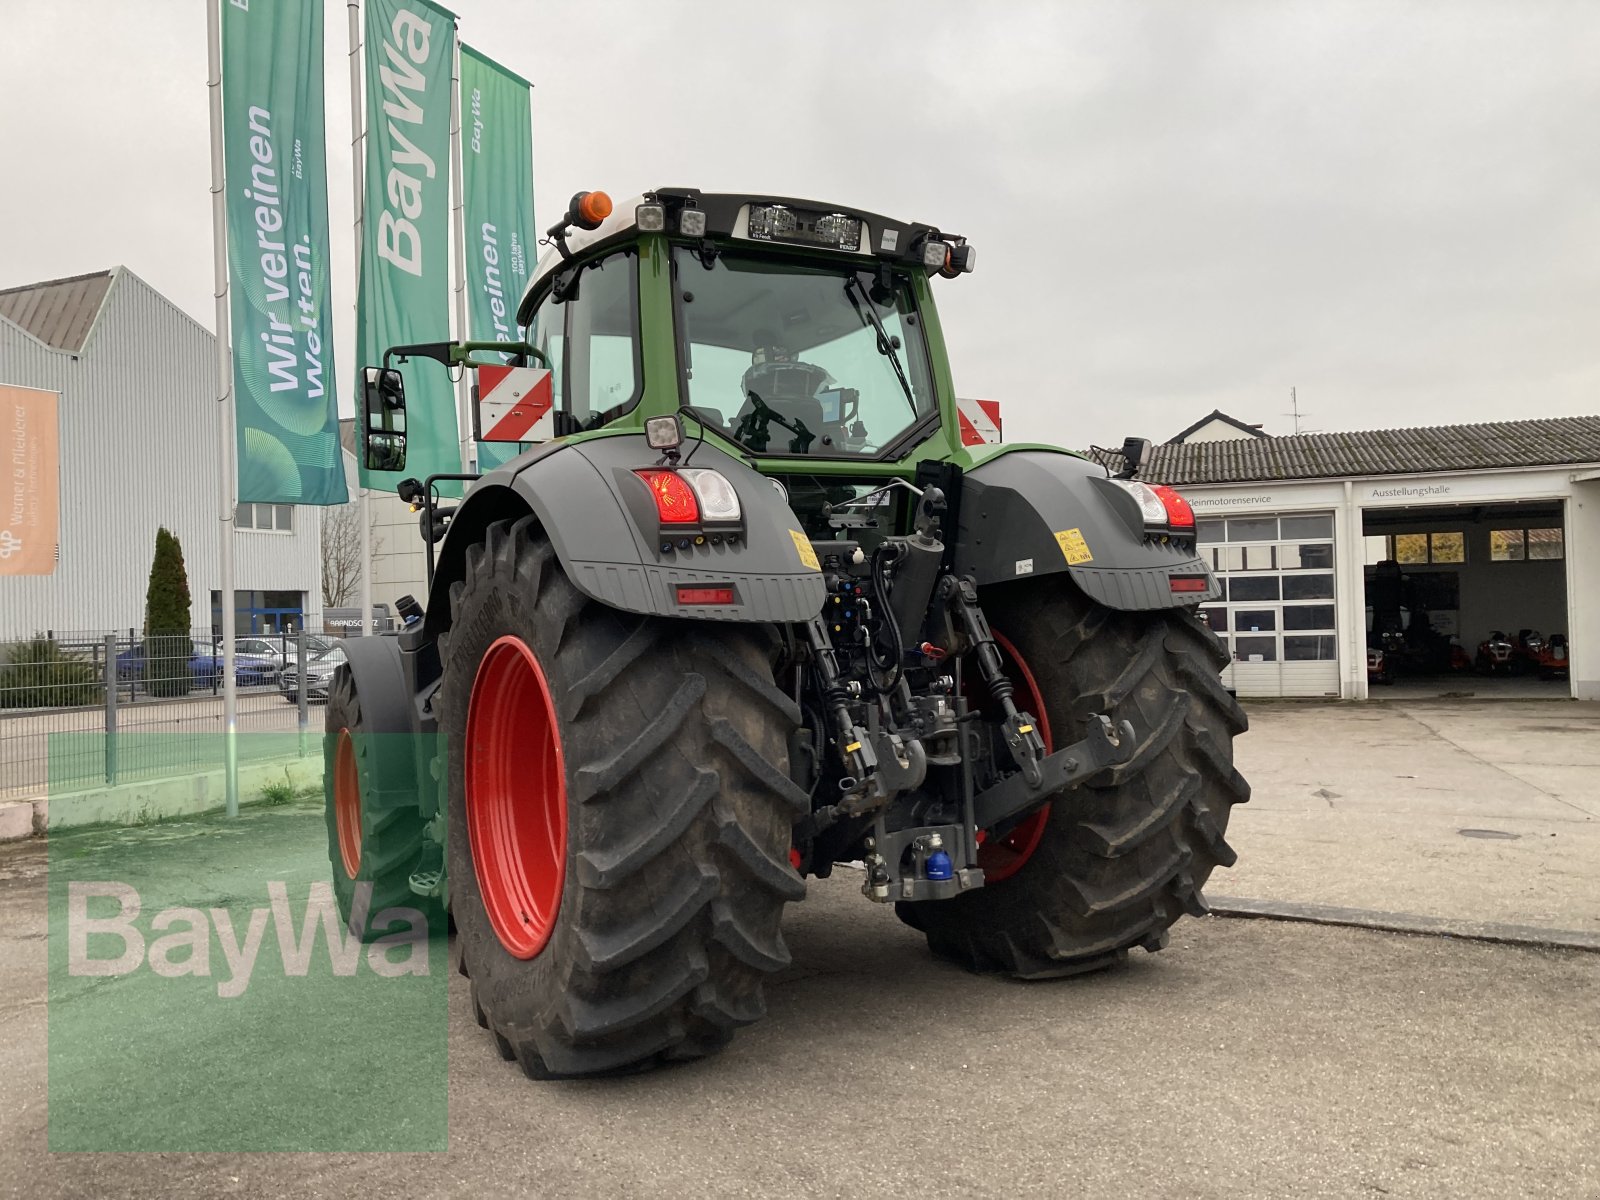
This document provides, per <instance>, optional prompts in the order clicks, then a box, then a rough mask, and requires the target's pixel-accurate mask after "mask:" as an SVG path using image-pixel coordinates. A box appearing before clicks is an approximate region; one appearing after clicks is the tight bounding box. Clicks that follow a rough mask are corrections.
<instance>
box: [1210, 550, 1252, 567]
mask: <svg viewBox="0 0 1600 1200" xmlns="http://www.w3.org/2000/svg"><path fill="white" fill-rule="evenodd" d="M1215 554H1216V561H1215V562H1214V563H1213V564H1212V565H1213V566H1215V567H1216V569H1217V570H1219V571H1242V570H1244V547H1242V546H1218V547H1217V549H1216V551H1215Z"/></svg>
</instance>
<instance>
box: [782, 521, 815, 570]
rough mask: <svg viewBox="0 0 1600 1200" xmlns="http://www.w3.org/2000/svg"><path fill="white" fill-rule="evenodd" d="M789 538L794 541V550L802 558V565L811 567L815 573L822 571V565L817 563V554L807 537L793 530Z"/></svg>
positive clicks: (790, 531)
mask: <svg viewBox="0 0 1600 1200" xmlns="http://www.w3.org/2000/svg"><path fill="white" fill-rule="evenodd" d="M789 536H790V537H792V538H793V539H794V550H795V553H796V554H798V555H799V556H800V562H801V564H802V565H803V566H807V567H810V568H811V569H812V570H813V571H820V570H822V564H821V563H819V562H818V561H817V552H816V551H815V550H813V549H812V548H811V543H810V542H809V541H808V540H807V539H806V535H805V534H803V533H801V532H800V531H799V530H798V529H791V530H789Z"/></svg>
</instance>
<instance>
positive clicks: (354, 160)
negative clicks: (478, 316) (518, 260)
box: [345, 0, 372, 637]
mask: <svg viewBox="0 0 1600 1200" xmlns="http://www.w3.org/2000/svg"><path fill="white" fill-rule="evenodd" d="M345 10H346V13H347V15H348V17H349V24H350V178H351V179H352V180H353V181H354V183H355V216H356V220H355V231H356V236H355V247H356V318H357V320H359V319H360V316H361V299H360V296H361V233H362V223H363V221H364V219H365V216H366V213H365V211H364V200H363V191H362V187H363V182H364V179H365V174H366V173H365V170H364V164H363V161H362V156H361V142H362V138H363V135H364V129H363V126H364V124H365V115H364V113H363V112H362V109H361V0H348V2H347V3H346V5H345ZM355 342H356V353H355V354H353V355H351V357H352V358H353V359H354V360H355V363H356V369H357V370H358V371H360V370H362V369H363V368H364V365H365V364H363V363H362V362H361V350H360V347H361V330H360V328H359V327H357V329H356V338H355ZM361 420H362V412H361V397H360V396H357V397H356V454H357V455H358V456H359V455H360V453H361V446H362V443H363V440H364V439H363V438H362V436H361V432H362V431H361ZM356 483H357V485H358V486H357V488H356V491H357V494H358V497H359V501H358V511H357V519H358V520H359V521H360V522H361V636H362V637H366V636H367V635H368V634H370V633H372V517H371V504H372V501H371V493H370V492H369V491H368V490H367V488H366V487H364V486H360V484H361V480H360V467H359V465H358V467H357V479H356Z"/></svg>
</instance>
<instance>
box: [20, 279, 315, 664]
mask: <svg viewBox="0 0 1600 1200" xmlns="http://www.w3.org/2000/svg"><path fill="white" fill-rule="evenodd" d="M216 362H217V359H216V340H215V338H214V337H213V335H212V334H211V332H210V331H209V330H207V329H206V328H205V327H204V326H202V325H200V324H199V323H198V322H196V321H195V320H193V319H192V318H191V317H189V316H188V315H187V314H185V313H184V312H182V311H181V310H180V309H178V308H177V306H176V305H174V304H172V303H171V302H170V301H168V300H167V299H166V298H165V297H163V296H162V295H160V294H159V293H158V292H156V291H155V290H154V289H153V288H151V287H150V286H149V285H148V284H147V283H145V282H144V281H143V280H142V279H140V278H139V277H138V276H137V275H135V274H134V273H133V272H131V271H129V270H128V269H127V268H125V267H115V268H113V269H112V270H109V271H102V272H97V273H95V274H92V275H83V276H76V277H74V278H71V279H59V280H52V281H50V282H47V283H41V284H36V285H32V286H29V287H21V288H12V289H9V290H6V291H0V383H7V384H12V385H14V386H17V387H25V388H36V389H39V390H43V391H49V392H55V393H58V395H59V397H60V398H59V401H58V403H57V414H58V430H57V433H58V438H59V445H60V461H59V478H60V514H61V515H60V537H59V544H58V547H57V555H56V566H55V572H54V573H53V574H51V575H41V576H20V577H0V640H4V639H13V638H23V637H28V636H31V635H32V634H34V633H36V632H44V631H50V630H55V631H62V632H71V633H79V632H88V631H103V630H128V629H140V628H141V627H142V625H143V622H144V602H145V589H146V586H147V584H148V581H149V575H150V561H151V557H152V555H153V553H154V550H155V538H156V530H157V528H158V527H160V526H163V525H164V526H166V528H168V529H169V530H171V531H172V532H173V533H174V534H176V535H177V537H178V539H179V540H180V542H181V543H182V545H183V555H184V563H185V566H186V568H187V570H188V577H189V591H190V595H191V596H192V597H193V609H192V612H193V620H194V624H195V626H196V627H197V628H203V627H205V626H207V625H211V626H213V627H214V628H220V623H221V601H220V590H219V589H220V586H221V561H220V560H221V551H220V546H219V538H218V524H219V521H218V516H217V507H218V493H219V490H220V486H221V473H222V472H223V471H224V470H227V469H228V465H229V464H227V463H224V462H221V461H219V456H218V453H217V422H218V421H219V420H221V417H222V414H221V413H220V412H219V409H220V408H221V407H222V406H221V405H219V404H218V403H217V394H216ZM236 522H237V532H236V533H235V535H234V582H235V609H236V611H237V614H238V629H239V632H240V633H241V634H244V633H249V632H267V631H275V630H282V629H287V628H290V627H296V628H298V627H299V625H300V624H301V623H303V622H310V623H313V624H316V623H319V622H320V619H321V611H322V577H321V552H320V544H319V543H320V535H321V528H322V520H321V511H320V510H319V509H316V508H308V507H300V506H291V505H265V504H256V505H241V506H240V508H239V511H238V513H237V515H236Z"/></svg>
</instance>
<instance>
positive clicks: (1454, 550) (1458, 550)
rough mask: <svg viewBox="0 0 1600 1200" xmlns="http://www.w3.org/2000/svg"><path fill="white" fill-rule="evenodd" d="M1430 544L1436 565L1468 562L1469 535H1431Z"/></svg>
mask: <svg viewBox="0 0 1600 1200" xmlns="http://www.w3.org/2000/svg"><path fill="white" fill-rule="evenodd" d="M1428 543H1429V546H1430V548H1431V549H1430V553H1431V555H1432V557H1433V561H1434V562H1436V563H1464V562H1466V561H1467V535H1466V534H1464V533H1430V534H1429V535H1428Z"/></svg>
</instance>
